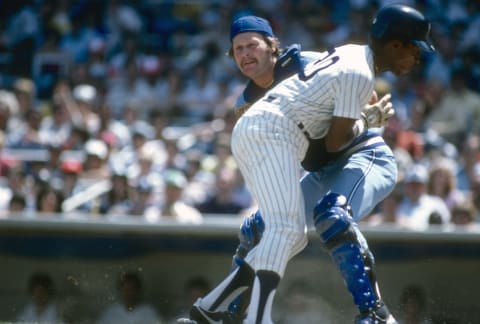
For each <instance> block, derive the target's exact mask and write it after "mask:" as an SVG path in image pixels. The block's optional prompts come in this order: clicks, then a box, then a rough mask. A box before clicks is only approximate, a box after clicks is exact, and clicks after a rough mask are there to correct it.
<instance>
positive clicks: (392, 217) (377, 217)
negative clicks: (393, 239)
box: [364, 185, 403, 226]
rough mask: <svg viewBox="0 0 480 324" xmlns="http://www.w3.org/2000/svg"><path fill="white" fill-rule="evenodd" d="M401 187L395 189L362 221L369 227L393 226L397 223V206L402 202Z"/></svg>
mask: <svg viewBox="0 0 480 324" xmlns="http://www.w3.org/2000/svg"><path fill="white" fill-rule="evenodd" d="M402 198H403V194H402V188H401V185H397V187H396V188H395V189H393V191H392V192H391V193H390V194H389V195H388V196H387V197H385V199H384V200H383V201H382V202H381V203H380V204H379V206H378V207H377V208H376V210H375V211H374V212H373V213H372V214H371V215H370V216H368V218H366V219H365V220H364V222H366V223H367V224H369V225H373V226H377V225H380V224H395V223H396V221H397V213H398V206H399V204H400V202H401V201H402Z"/></svg>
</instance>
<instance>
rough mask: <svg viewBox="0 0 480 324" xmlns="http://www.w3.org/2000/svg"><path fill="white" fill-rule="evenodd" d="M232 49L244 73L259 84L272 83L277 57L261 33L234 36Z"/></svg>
mask: <svg viewBox="0 0 480 324" xmlns="http://www.w3.org/2000/svg"><path fill="white" fill-rule="evenodd" d="M232 50H233V58H234V59H235V63H237V66H238V68H239V69H240V72H242V74H243V75H245V76H246V77H248V78H249V79H252V80H253V81H254V82H255V83H257V84H259V85H262V84H269V83H271V81H272V80H273V68H274V66H275V58H274V56H273V55H272V49H271V48H270V47H269V46H268V44H267V43H266V42H265V40H264V39H263V37H262V35H261V34H259V33H255V32H247V33H241V34H238V35H237V36H235V37H234V38H233V41H232Z"/></svg>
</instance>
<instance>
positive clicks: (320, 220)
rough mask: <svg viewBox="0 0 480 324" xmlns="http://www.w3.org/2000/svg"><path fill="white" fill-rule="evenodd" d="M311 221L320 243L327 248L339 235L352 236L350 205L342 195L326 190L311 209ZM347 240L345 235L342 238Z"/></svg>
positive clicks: (333, 243)
mask: <svg viewBox="0 0 480 324" xmlns="http://www.w3.org/2000/svg"><path fill="white" fill-rule="evenodd" d="M313 222H314V225H315V229H316V231H317V233H318V235H319V236H320V239H321V241H322V243H323V244H324V245H325V246H326V247H327V248H328V247H329V246H332V245H335V241H338V240H339V239H341V237H340V236H348V238H352V237H351V236H352V235H354V233H351V232H352V230H353V229H352V228H351V217H350V207H349V206H348V205H347V198H346V197H345V196H343V195H340V194H336V193H333V192H328V193H327V194H325V196H323V198H322V199H321V200H320V201H319V202H318V203H317V205H316V206H315V209H314V211H313ZM344 239H345V240H347V237H345V238H344Z"/></svg>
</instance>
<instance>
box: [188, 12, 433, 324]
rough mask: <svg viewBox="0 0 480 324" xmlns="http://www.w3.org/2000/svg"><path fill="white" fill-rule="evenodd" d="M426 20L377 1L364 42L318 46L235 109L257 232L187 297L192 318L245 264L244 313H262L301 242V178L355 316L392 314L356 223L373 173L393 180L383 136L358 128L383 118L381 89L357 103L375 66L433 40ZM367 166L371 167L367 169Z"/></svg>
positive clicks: (212, 308) (374, 198) (373, 198)
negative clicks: (197, 293)
mask: <svg viewBox="0 0 480 324" xmlns="http://www.w3.org/2000/svg"><path fill="white" fill-rule="evenodd" d="M405 26H408V28H406V27H405ZM429 27H430V25H429V23H428V21H427V20H426V19H425V18H424V17H423V15H422V14H421V13H419V12H418V11H416V10H414V9H412V8H409V7H406V6H401V5H394V6H389V7H385V8H382V9H381V10H380V11H379V12H378V14H377V17H376V19H375V20H374V22H373V23H372V28H371V40H372V41H371V43H370V44H369V46H367V45H363V46H360V45H345V46H341V47H338V48H335V49H333V50H331V51H329V52H327V53H324V56H323V57H322V58H321V59H317V60H315V61H313V62H311V63H309V64H307V65H306V66H305V68H304V69H303V70H302V71H301V72H300V73H297V74H295V75H294V76H292V77H290V78H289V79H287V80H286V81H284V82H282V83H280V84H279V85H278V86H276V87H275V88H273V89H272V90H271V91H269V92H268V93H267V94H266V95H265V96H264V97H263V98H262V99H261V100H260V101H258V102H256V103H255V104H253V106H252V107H251V108H250V109H249V110H248V111H247V112H246V113H245V114H244V116H243V117H242V118H240V120H239V121H238V123H237V125H236V127H235V129H234V138H233V140H232V149H233V153H234V155H235V157H236V159H237V161H238V163H239V167H240V168H241V171H242V174H243V175H244V177H245V180H246V182H247V185H248V186H249V188H250V190H251V191H252V193H253V194H254V196H255V197H256V198H257V201H258V203H259V207H260V210H261V211H262V215H263V219H264V221H265V233H264V235H263V238H262V239H261V240H260V242H259V244H258V246H256V247H255V248H254V249H252V250H251V251H250V253H249V254H248V255H247V258H246V262H245V263H244V264H242V265H241V266H240V267H239V268H238V269H237V270H236V271H233V272H232V273H231V275H229V276H228V277H227V278H226V279H225V280H224V281H223V282H222V283H221V284H220V285H219V286H217V288H215V289H214V290H213V291H212V292H211V293H209V294H208V295H207V296H205V297H204V298H203V299H201V300H199V301H198V302H197V303H196V304H195V305H194V307H193V308H192V314H191V315H192V316H191V317H192V318H193V319H195V320H197V321H199V322H201V323H202V322H206V323H213V322H214V320H216V319H217V320H218V319H220V318H219V317H217V318H215V316H217V315H218V314H219V312H217V311H218V310H220V309H222V307H225V305H227V304H228V303H229V302H230V301H231V300H232V299H233V298H234V297H235V296H236V295H238V293H239V292H241V291H243V290H245V289H247V288H248V285H249V280H248V279H247V277H251V276H253V274H254V278H255V279H254V284H253V291H252V300H251V303H250V307H249V314H248V316H247V319H246V322H247V323H271V316H270V313H271V306H272V300H273V296H274V294H275V290H276V287H277V285H278V283H279V280H280V278H281V277H282V276H283V273H284V270H285V266H286V263H287V261H288V259H289V258H290V257H291V256H292V255H294V254H295V253H296V252H298V251H299V250H300V249H301V248H303V246H304V245H305V244H306V237H305V231H304V228H305V226H304V225H305V218H304V217H305V210H304V208H306V210H307V212H309V210H311V209H310V208H312V206H313V205H315V203H316V201H315V202H313V203H310V202H308V199H305V202H304V195H303V194H302V187H303V188H304V190H303V192H307V191H306V190H305V188H307V187H309V186H311V188H312V189H314V190H315V191H316V193H318V194H319V195H317V197H321V195H322V194H323V193H325V192H326V194H325V196H324V197H323V198H322V199H321V200H320V201H319V202H318V204H317V205H316V206H315V209H314V210H315V212H314V225H315V228H316V230H317V232H318V233H319V235H320V238H321V241H322V243H324V245H325V247H326V249H327V251H328V252H329V253H330V254H331V256H332V259H333V260H334V262H335V263H336V264H337V266H338V267H339V269H340V271H341V273H342V275H343V276H344V279H345V282H346V284H347V288H348V289H349V291H350V292H351V293H352V295H353V298H354V301H355V303H356V304H357V306H358V307H359V309H360V315H359V316H358V318H357V321H356V322H357V323H395V320H394V319H393V317H392V316H391V315H390V314H389V312H388V310H387V309H386V307H385V306H384V305H383V303H382V302H381V298H380V296H379V293H378V291H377V289H376V288H377V287H376V283H375V280H374V276H373V272H372V271H371V270H372V269H371V266H372V264H373V258H372V256H371V253H370V252H369V250H368V246H367V245H366V242H365V240H364V238H363V236H362V235H361V233H360V232H359V231H358V227H357V226H356V224H357V221H358V220H359V219H360V218H361V217H363V216H364V215H365V214H366V213H368V211H369V210H370V209H371V208H372V207H373V206H374V205H375V202H378V201H379V200H381V199H383V197H384V196H385V195H386V194H388V192H389V190H386V189H385V188H384V189H382V188H376V187H375V184H376V183H377V181H380V182H381V177H387V178H389V179H390V180H389V181H393V183H394V181H395V177H396V168H395V163H394V160H393V156H392V155H391V152H388V150H386V151H385V152H383V153H382V152H381V150H379V149H378V148H379V147H382V146H385V144H384V143H383V142H382V141H379V140H378V137H379V136H378V134H377V135H369V134H371V133H374V132H372V131H365V130H366V129H369V128H373V127H377V126H382V125H383V123H384V121H385V118H388V116H389V114H390V113H389V111H390V110H391V106H390V105H389V103H388V98H386V99H382V100H380V101H379V103H378V104H376V105H373V106H369V107H368V109H366V110H365V108H363V107H365V105H366V103H367V101H368V100H369V99H370V97H371V94H372V92H373V85H374V82H373V79H374V76H375V73H378V72H383V71H387V70H389V71H392V72H394V73H395V74H404V73H407V72H409V71H410V70H411V69H412V68H413V66H414V65H415V64H417V63H418V62H419V57H420V50H421V49H423V50H429V51H431V50H433V48H432V47H431V46H430V45H429V44H428V42H427V37H428V33H429ZM234 44H235V42H234ZM233 49H234V50H235V45H234V47H233ZM374 58H375V59H374ZM237 63H238V62H237ZM245 64H246V65H248V64H249V63H248V62H246V63H245ZM242 72H243V71H242ZM362 108H363V110H364V111H363V113H362ZM377 155H378V156H377ZM318 157H320V158H318ZM377 158H378V159H379V160H377ZM300 163H302V165H303V166H304V167H305V168H306V169H307V170H311V171H314V172H313V173H309V174H307V175H306V177H304V178H303V179H302V186H300V185H299V184H298V182H297V179H298V178H297V175H298V169H299V166H300ZM319 166H320V167H319ZM375 167H377V168H378V169H379V170H377V171H374V172H372V171H371V170H372V169H374V168H375ZM381 167H383V168H384V170H383V171H382V170H381V169H382V168H381ZM308 179H309V180H308ZM370 186H372V188H373V189H372V188H369V189H366V188H368V187H370ZM387 187H388V186H387ZM379 197H381V198H380V199H379ZM305 198H307V197H306V196H305ZM313 199H315V198H313ZM361 202H362V203H361ZM223 320H224V322H226V321H225V319H223Z"/></svg>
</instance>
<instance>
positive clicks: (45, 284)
mask: <svg viewBox="0 0 480 324" xmlns="http://www.w3.org/2000/svg"><path fill="white" fill-rule="evenodd" d="M28 293H29V295H30V301H29V302H28V303H27V304H26V305H25V306H24V307H23V309H22V310H21V312H20V313H19V314H18V315H17V318H16V320H17V321H18V322H21V323H52V324H61V323H62V320H61V315H60V314H59V311H58V308H57V304H56V301H55V285H54V283H53V280H52V278H51V276H50V275H49V274H47V273H44V272H36V273H34V274H32V275H31V277H30V279H29V281H28Z"/></svg>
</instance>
